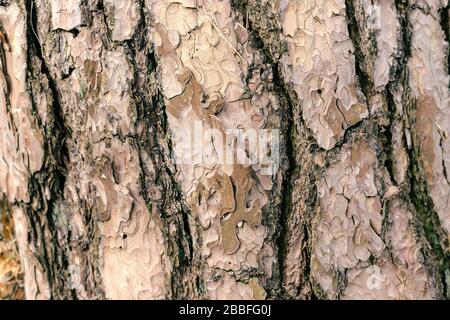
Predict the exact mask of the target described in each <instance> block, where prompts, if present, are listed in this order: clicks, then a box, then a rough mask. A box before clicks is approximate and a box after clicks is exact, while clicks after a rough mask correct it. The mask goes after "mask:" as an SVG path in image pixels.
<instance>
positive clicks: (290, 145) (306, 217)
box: [231, 1, 320, 299]
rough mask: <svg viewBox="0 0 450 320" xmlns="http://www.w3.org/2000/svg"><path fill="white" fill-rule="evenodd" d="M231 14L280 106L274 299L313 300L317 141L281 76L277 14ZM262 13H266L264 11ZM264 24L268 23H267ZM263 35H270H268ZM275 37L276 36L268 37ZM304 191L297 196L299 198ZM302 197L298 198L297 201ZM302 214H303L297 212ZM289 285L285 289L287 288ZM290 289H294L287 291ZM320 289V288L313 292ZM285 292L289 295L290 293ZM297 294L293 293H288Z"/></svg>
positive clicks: (249, 6) (253, 7)
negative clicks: (294, 245)
mask: <svg viewBox="0 0 450 320" xmlns="http://www.w3.org/2000/svg"><path fill="white" fill-rule="evenodd" d="M231 3H232V7H233V8H234V10H235V11H237V12H240V13H242V15H243V16H244V17H246V21H245V22H246V27H247V29H248V31H249V34H250V37H251V38H250V39H251V41H252V42H253V46H254V48H256V49H257V50H259V51H260V53H261V54H262V57H263V59H264V62H265V63H267V64H270V65H271V66H272V74H273V83H272V84H273V86H274V91H275V93H276V94H277V96H278V98H279V101H280V104H281V105H282V106H283V115H282V117H283V121H282V123H284V124H285V127H284V128H282V130H281V132H282V134H283V141H284V144H283V147H284V150H283V151H284V154H282V155H283V156H284V157H285V166H286V167H285V171H284V172H283V182H282V191H281V192H282V195H283V198H282V202H281V204H280V208H279V222H278V227H277V233H278V234H279V235H278V238H277V240H276V244H277V246H278V272H279V273H278V279H277V280H278V281H277V282H278V289H277V292H276V293H274V295H275V296H276V297H278V298H284V299H286V298H288V299H293V298H294V299H295V298H306V299H311V298H312V299H314V298H316V297H317V296H316V294H315V290H314V288H315V287H317V286H314V283H313V282H314V281H313V279H311V277H310V258H311V250H312V244H311V242H312V239H311V236H310V234H311V220H312V217H313V214H314V212H315V211H316V208H317V205H318V203H317V188H316V179H317V174H318V170H317V167H316V166H315V164H314V163H313V160H312V157H313V155H312V154H313V150H314V149H315V148H316V143H315V141H314V138H313V137H312V135H310V133H309V131H308V129H307V127H306V125H305V123H304V122H303V117H302V114H301V113H302V112H301V108H300V105H299V103H298V99H297V96H296V94H295V93H294V91H293V90H292V89H290V88H289V85H287V84H286V83H285V80H284V77H283V74H282V73H281V69H282V68H281V65H280V62H279V61H280V58H281V55H282V53H283V50H284V49H283V48H285V44H284V43H283V42H282V40H281V39H278V37H279V34H277V31H278V32H280V31H281V28H280V27H279V26H278V25H277V23H276V21H275V18H276V13H273V14H272V16H271V15H267V12H266V11H265V9H264V6H263V5H262V3H261V2H260V1H254V3H253V2H252V3H249V2H248V1H231ZM263 10H264V14H263V13H262V11H263ZM265 24H267V25H265ZM264 32H265V33H270V34H271V35H270V36H266V35H265V34H264ZM274 34H275V37H273V36H272V35H274ZM298 192H302V194H301V195H299V194H297V193H298ZM296 197H299V198H296ZM300 197H301V198H300ZM298 202H299V203H300V206H302V208H294V203H298ZM301 210H303V211H301ZM294 215H303V216H302V217H301V218H300V219H299V220H300V221H301V225H295V223H296V222H294V219H293V217H294ZM294 228H300V229H301V230H302V231H301V232H302V237H303V250H302V262H301V264H302V268H303V270H301V272H300V274H301V277H302V281H301V283H300V287H297V288H290V287H291V284H290V283H287V281H288V279H286V274H285V273H286V262H287V259H288V255H289V248H290V243H291V241H292V239H291V238H292V236H294V235H293V229H294ZM287 287H289V290H287ZM291 289H292V290H291ZM316 289H317V291H320V288H316ZM288 291H289V292H288ZM293 291H295V293H294V294H293V293H292V292H293Z"/></svg>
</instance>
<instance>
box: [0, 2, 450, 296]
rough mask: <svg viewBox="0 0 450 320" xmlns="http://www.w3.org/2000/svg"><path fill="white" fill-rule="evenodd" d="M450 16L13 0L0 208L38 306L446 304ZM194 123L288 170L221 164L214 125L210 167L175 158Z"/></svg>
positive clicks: (1, 80)
mask: <svg viewBox="0 0 450 320" xmlns="http://www.w3.org/2000/svg"><path fill="white" fill-rule="evenodd" d="M449 14H450V7H449V3H448V1H447V0H428V1H422V0H372V1H368V0H304V1H295V0H276V1H272V0H176V1H172V0H145V1H144V0H123V1H113V0H16V1H12V0H2V1H0V32H1V34H0V41H1V46H0V58H1V60H0V87H1V88H2V90H0V134H1V139H0V198H3V201H5V202H6V203H7V206H8V212H10V214H11V215H12V217H13V218H14V225H15V233H16V239H17V243H18V247H19V251H20V256H21V263H22V268H23V270H24V279H25V280H24V281H25V294H26V297H27V298H28V299H105V298H106V299H447V298H450V289H449V288H450V252H449V234H450V203H449V200H448V199H449V197H450V182H449V178H448V176H447V171H448V170H449V169H450V158H449V150H450V141H449V138H448V137H449V136H448V132H449V131H450V111H449V110H450V109H449V105H450V95H449V89H450V82H449V81H450V77H449V73H450V51H449V40H450V24H449ZM196 123H201V124H202V126H204V127H205V128H207V129H208V128H209V129H217V130H219V131H220V132H225V131H226V130H227V129H237V128H239V129H244V130H245V129H255V130H268V131H270V132H274V133H277V134H279V135H280V145H279V147H280V148H279V163H278V165H277V166H275V167H274V168H275V169H276V171H275V172H274V173H273V174H272V175H269V176H268V175H267V174H265V173H264V168H263V166H261V165H260V164H259V163H256V164H253V165H244V164H224V163H221V162H219V161H218V159H217V158H214V156H217V154H216V153H217V149H220V148H222V147H223V145H222V144H221V143H222V142H221V141H219V140H217V139H215V138H214V137H209V138H210V139H209V140H208V141H204V145H203V148H204V149H203V150H202V152H207V153H208V152H209V154H208V156H211V157H212V160H211V161H210V162H209V163H207V164H205V163H203V162H200V163H195V164H192V163H186V162H183V161H181V158H180V157H181V156H182V155H183V154H184V153H185V152H186V151H185V149H184V147H185V145H184V143H183V141H184V140H183V138H184V136H183V135H184V134H185V132H189V130H190V129H192V127H193V126H195V124H196ZM274 130H275V131H274ZM276 130H279V131H276ZM207 147H209V148H207ZM248 147H249V146H248ZM205 148H206V150H208V151H205ZM249 148H250V147H249ZM195 151H198V150H195ZM240 151H241V154H245V153H246V152H248V150H240Z"/></svg>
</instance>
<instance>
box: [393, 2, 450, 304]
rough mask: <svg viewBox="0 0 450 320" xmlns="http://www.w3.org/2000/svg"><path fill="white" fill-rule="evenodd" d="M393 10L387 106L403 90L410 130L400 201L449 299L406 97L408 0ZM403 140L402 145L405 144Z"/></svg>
mask: <svg viewBox="0 0 450 320" xmlns="http://www.w3.org/2000/svg"><path fill="white" fill-rule="evenodd" d="M395 5H396V9H397V12H398V14H397V15H398V17H399V21H400V26H401V28H400V32H401V37H400V41H399V42H400V45H399V53H398V54H397V57H396V63H395V64H394V65H395V67H394V68H392V70H391V80H390V82H389V85H388V88H387V93H388V95H387V96H388V98H389V101H390V104H391V105H393V104H395V102H394V99H393V95H394V94H395V92H396V91H397V90H398V88H399V86H403V87H404V90H403V93H402V97H401V103H402V105H403V107H404V110H405V113H406V118H407V119H406V122H407V123H405V126H406V127H407V128H409V130H411V133H412V136H413V139H412V146H411V147H410V148H408V150H407V151H408V156H409V164H408V171H407V178H408V186H407V188H406V189H405V190H404V191H403V193H402V194H403V198H404V199H405V201H406V202H407V203H409V204H410V206H411V207H412V210H411V211H412V212H413V214H414V219H415V227H416V232H417V234H418V236H419V238H420V240H421V242H422V248H421V249H422V252H423V254H424V256H425V261H424V264H425V265H426V267H427V270H428V272H429V273H430V275H431V276H432V277H433V278H434V279H436V281H437V283H436V287H437V288H436V289H437V290H438V291H439V293H438V294H439V295H440V296H438V298H447V299H448V298H450V292H449V290H448V283H447V281H448V280H447V279H448V277H449V276H450V255H449V253H448V248H449V242H448V237H447V235H446V232H445V230H444V229H443V227H442V226H441V223H440V220H439V216H438V214H437V212H436V210H435V208H434V203H433V200H432V198H431V196H430V193H429V190H428V184H427V182H426V178H425V172H424V168H423V163H422V161H421V160H420V150H419V146H418V145H416V143H417V141H418V137H417V132H416V129H415V112H416V101H415V100H414V99H412V98H411V97H410V96H409V71H408V61H409V59H410V57H411V32H412V31H411V30H412V29H411V25H410V20H409V13H410V10H411V7H410V3H409V0H396V2H395ZM406 140H407V138H406V136H405V137H404V141H405V144H406Z"/></svg>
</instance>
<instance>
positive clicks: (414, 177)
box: [404, 100, 450, 299]
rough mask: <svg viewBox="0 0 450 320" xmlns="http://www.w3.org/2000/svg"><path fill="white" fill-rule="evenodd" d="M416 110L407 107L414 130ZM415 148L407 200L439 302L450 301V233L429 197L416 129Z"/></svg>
mask: <svg viewBox="0 0 450 320" xmlns="http://www.w3.org/2000/svg"><path fill="white" fill-rule="evenodd" d="M415 110H416V101H414V100H412V101H411V100H410V101H409V102H408V105H407V114H408V116H409V122H410V125H411V128H413V127H414V122H415V119H414V113H415ZM412 132H413V143H412V147H411V148H410V149H408V154H409V166H408V179H409V190H407V191H406V192H405V194H404V197H405V198H406V199H407V200H409V202H410V203H411V205H412V206H413V207H414V209H415V210H413V212H414V213H415V218H416V228H417V231H418V233H419V235H420V236H421V238H422V242H424V245H423V246H422V250H423V253H424V256H425V257H426V259H425V264H426V266H427V267H428V270H429V272H430V273H431V274H432V275H433V277H434V278H435V279H436V281H437V284H436V286H437V288H436V289H437V290H439V292H440V293H441V296H440V297H438V298H447V299H449V298H450V292H449V283H448V279H449V277H450V254H449V253H448V248H449V241H448V237H447V233H446V231H445V230H444V228H443V227H442V226H441V223H440V220H439V216H438V214H437V212H436V209H435V207H434V203H433V200H432V198H431V196H430V194H429V190H428V184H427V182H426V178H425V173H424V168H423V164H422V161H421V160H420V150H419V146H416V145H415V143H414V142H415V141H418V138H417V136H416V135H417V133H416V132H415V130H414V129H412Z"/></svg>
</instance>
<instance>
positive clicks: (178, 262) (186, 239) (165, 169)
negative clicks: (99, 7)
mask: <svg viewBox="0 0 450 320" xmlns="http://www.w3.org/2000/svg"><path fill="white" fill-rule="evenodd" d="M140 6H141V20H140V24H139V25H138V27H137V28H136V32H135V34H134V36H133V40H132V41H127V42H126V44H127V46H128V48H129V49H130V56H131V57H130V62H131V63H134V70H135V76H134V84H133V86H132V87H133V94H134V97H135V100H136V108H137V119H136V122H135V128H136V132H137V137H135V138H133V140H134V141H135V143H136V145H137V148H138V149H139V150H140V152H139V157H140V165H141V180H140V184H141V195H142V197H143V198H144V200H145V202H146V204H147V207H148V210H149V214H152V211H153V206H156V207H157V212H158V213H159V214H160V216H161V220H162V221H163V223H164V224H165V227H164V231H163V232H165V234H166V235H165V237H166V240H167V243H168V252H167V256H169V257H170V258H171V259H172V260H173V271H172V274H171V288H172V292H171V298H174V299H188V298H199V297H201V296H202V294H203V292H204V289H203V288H204V284H203V279H199V278H198V277H197V278H196V277H195V276H194V275H195V271H198V270H197V269H199V268H200V261H201V259H200V256H199V254H200V253H198V252H197V251H198V250H199V247H200V246H199V245H196V244H194V235H193V231H192V230H191V222H190V221H189V215H190V211H189V207H188V206H187V204H186V203H185V199H184V198H183V195H182V192H181V186H180V185H179V183H178V182H177V179H176V177H175V175H174V173H175V172H176V167H175V164H174V163H173V161H172V159H171V154H172V145H171V139H170V135H169V133H168V122H167V115H166V110H165V104H164V98H163V96H162V93H161V89H160V88H159V86H158V85H156V84H155V82H156V81H157V78H156V76H157V59H156V56H155V53H154V50H153V48H152V47H151V44H150V43H148V42H147V41H148V40H147V37H146V32H147V29H148V25H147V19H149V18H148V16H147V13H146V12H145V11H144V3H143V2H142V3H141V4H140ZM138 53H145V56H146V61H145V62H144V63H142V64H139V63H138V62H137V61H138V60H137V59H136V55H137V54H138ZM142 79H145V81H144V82H142V81H141V80H142ZM151 84H154V87H153V88H152V87H151ZM139 127H142V128H143V129H142V128H141V129H139ZM143 153H146V155H147V156H149V157H150V159H151V161H152V163H153V167H154V168H155V172H154V173H152V172H150V171H149V169H148V168H147V165H146V164H145V159H144V158H143ZM151 186H153V187H154V186H156V187H157V188H158V190H159V191H160V192H161V197H159V198H155V197H152V195H151V194H152V193H151V192H150V187H151ZM173 225H174V226H175V228H172V227H171V226H173ZM171 229H175V230H176V234H173V232H171V231H170V230H171ZM194 269H195V270H194ZM197 273H198V274H201V273H200V272H197ZM186 282H189V284H187V283H186ZM191 288H192V289H193V290H194V292H188V290H190V289H191Z"/></svg>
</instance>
